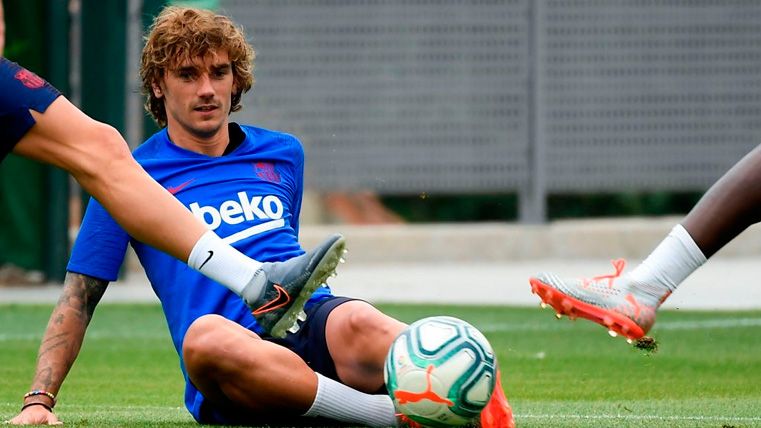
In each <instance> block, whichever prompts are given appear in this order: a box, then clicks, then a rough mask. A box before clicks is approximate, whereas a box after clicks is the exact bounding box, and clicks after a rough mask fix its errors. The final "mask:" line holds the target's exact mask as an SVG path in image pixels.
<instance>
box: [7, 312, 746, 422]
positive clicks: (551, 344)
mask: <svg viewBox="0 0 761 428" xmlns="http://www.w3.org/2000/svg"><path fill="white" fill-rule="evenodd" d="M51 309H52V308H51V307H50V306H32V305H0V346H1V347H2V351H0V420H6V419H10V418H11V417H13V416H14V415H15V414H16V412H17V410H18V407H19V404H20V402H21V400H20V396H21V395H22V394H23V393H24V392H26V391H27V389H28V387H29V383H30V381H31V378H32V375H33V371H34V365H35V358H36V354H37V347H38V346H39V341H40V339H41V336H42V332H43V331H44V328H45V325H46V323H47V319H48V316H49V314H50V311H51ZM381 309H383V310H384V311H386V312H387V313H389V314H392V315H394V316H396V317H398V318H400V319H402V320H404V321H407V322H409V321H413V320H415V319H418V318H422V317H424V316H428V315H440V314H448V315H453V316H456V317H460V318H463V319H465V320H467V321H469V322H471V323H472V324H474V325H475V326H476V327H478V328H480V329H481V330H482V331H483V332H484V333H485V334H486V335H487V337H488V338H489V340H490V341H491V343H492V345H493V346H494V348H495V349H496V350H497V353H498V357H499V359H500V363H501V366H502V369H503V376H504V378H503V381H504V386H505V389H506V390H507V394H508V397H509V398H510V402H511V404H512V406H513V410H514V412H515V414H516V422H517V423H518V426H526V427H587V426H589V427H599V426H615V427H640V426H643V425H647V426H656V427H738V428H739V427H752V426H761V311H744V312H688V311H671V312H668V311H666V312H662V313H660V315H659V320H658V324H657V325H656V328H655V329H654V331H653V332H652V333H653V335H654V336H655V337H656V338H657V339H658V341H659V343H660V349H659V351H658V352H657V353H655V354H652V355H649V354H646V353H643V352H642V351H637V350H635V349H634V348H633V347H631V346H629V345H627V344H626V343H625V342H624V341H623V340H622V339H620V338H618V339H612V338H609V337H608V336H607V334H606V333H605V331H604V330H603V329H602V328H601V327H598V326H596V325H594V324H591V323H588V322H584V321H577V322H569V321H567V320H562V321H557V320H555V319H554V317H553V316H552V312H550V310H545V311H541V310H539V309H533V308H508V307H459V306H417V305H416V306H412V305H382V306H381ZM182 394H183V381H182V378H181V375H180V371H179V368H178V362H177V357H176V355H175V353H174V349H173V348H172V345H171V342H170V340H169V334H168V332H167V328H166V326H165V322H164V319H163V316H162V314H161V310H160V308H159V307H158V306H152V305H102V306H101V307H99V308H98V310H97V312H96V315H95V319H94V320H93V323H92V325H91V326H90V329H89V330H88V336H87V338H86V339H85V345H84V347H83V350H82V353H81V355H80V357H79V359H78V360H77V362H76V364H75V365H74V368H73V369H72V372H71V373H70V374H69V376H68V378H67V380H66V382H65V384H64V387H63V389H62V390H61V392H60V394H59V395H60V403H59V405H58V408H57V413H58V414H59V417H60V418H61V419H62V420H64V421H65V422H66V424H67V426H98V427H100V426H140V427H152V426H196V424H195V423H194V422H193V420H192V418H191V417H190V415H189V414H188V413H187V412H186V411H185V409H184V407H183V403H182Z"/></svg>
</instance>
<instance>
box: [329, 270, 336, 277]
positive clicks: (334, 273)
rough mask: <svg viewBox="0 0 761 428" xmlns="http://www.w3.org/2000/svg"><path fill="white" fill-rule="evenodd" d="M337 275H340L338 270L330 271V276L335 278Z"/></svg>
mask: <svg viewBox="0 0 761 428" xmlns="http://www.w3.org/2000/svg"><path fill="white" fill-rule="evenodd" d="M337 276H338V272H336V271H333V272H331V273H330V277H331V278H335V277H337Z"/></svg>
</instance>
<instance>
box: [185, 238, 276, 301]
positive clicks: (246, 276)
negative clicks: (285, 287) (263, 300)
mask: <svg viewBox="0 0 761 428" xmlns="http://www.w3.org/2000/svg"><path fill="white" fill-rule="evenodd" d="M261 265H262V263H261V262H258V261H256V260H254V259H252V258H249V257H246V256H245V255H243V253H241V252H240V251H238V250H236V249H235V248H233V247H231V246H230V245H228V244H226V243H225V242H224V241H222V239H221V238H220V237H219V236H217V234H216V233H214V232H212V231H211V230H209V231H207V232H206V233H204V234H203V235H202V236H201V238H200V239H199V240H198V242H196V245H195V246H194V247H193V250H192V251H191V252H190V257H188V266H190V267H191V268H193V269H195V270H197V271H198V272H201V273H202V274H204V275H206V276H208V277H209V278H211V279H213V280H214V281H217V282H218V283H220V284H222V285H224V286H225V287H227V288H229V289H230V290H232V291H233V292H234V293H235V294H237V295H239V296H240V295H241V293H242V291H243V288H244V287H245V286H246V285H247V284H248V283H249V282H251V278H253V277H254V274H255V273H256V271H257V270H258V269H259V267H261Z"/></svg>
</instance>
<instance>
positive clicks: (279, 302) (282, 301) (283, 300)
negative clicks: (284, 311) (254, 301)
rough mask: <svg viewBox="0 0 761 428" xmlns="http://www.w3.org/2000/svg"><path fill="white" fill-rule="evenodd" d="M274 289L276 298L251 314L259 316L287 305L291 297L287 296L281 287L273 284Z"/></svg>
mask: <svg viewBox="0 0 761 428" xmlns="http://www.w3.org/2000/svg"><path fill="white" fill-rule="evenodd" d="M274 287H275V290H277V297H275V298H274V299H272V300H270V301H269V302H267V303H265V304H264V305H262V306H260V307H259V308H258V309H256V310H255V311H253V312H251V313H252V314H254V315H261V314H265V313H267V312H272V311H274V310H275V309H279V308H282V307H283V306H285V305H287V304H288V302H290V301H291V296H289V295H288V292H287V291H285V289H284V288H283V287H281V286H279V285H277V284H275V285H274Z"/></svg>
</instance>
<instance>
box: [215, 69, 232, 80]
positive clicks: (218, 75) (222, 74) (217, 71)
mask: <svg viewBox="0 0 761 428" xmlns="http://www.w3.org/2000/svg"><path fill="white" fill-rule="evenodd" d="M228 74H230V69H229V68H226V67H225V68H218V69H215V70H214V71H213V72H212V76H213V77H214V78H215V79H222V78H224V77H225V76H227V75H228Z"/></svg>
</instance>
